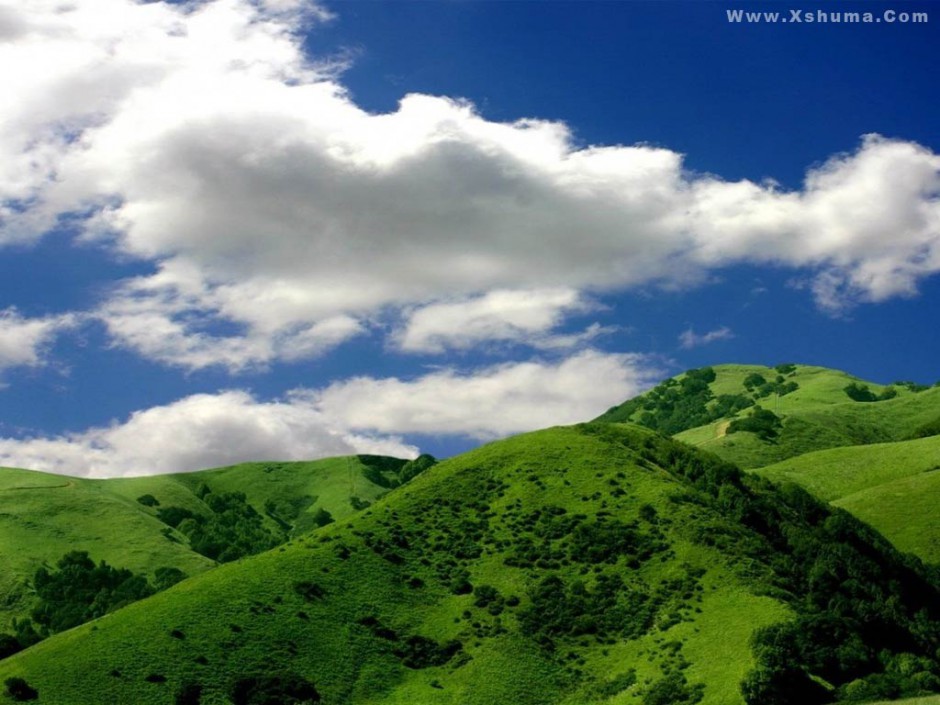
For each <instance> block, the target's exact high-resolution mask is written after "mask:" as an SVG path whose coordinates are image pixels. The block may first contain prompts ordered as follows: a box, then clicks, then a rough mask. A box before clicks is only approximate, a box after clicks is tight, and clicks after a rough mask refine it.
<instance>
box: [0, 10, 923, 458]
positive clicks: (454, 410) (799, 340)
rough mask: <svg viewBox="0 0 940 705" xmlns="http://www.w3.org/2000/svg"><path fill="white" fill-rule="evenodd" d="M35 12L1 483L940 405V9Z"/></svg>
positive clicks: (13, 125)
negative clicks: (851, 390)
mask: <svg viewBox="0 0 940 705" xmlns="http://www.w3.org/2000/svg"><path fill="white" fill-rule="evenodd" d="M22 5H23V4H22V3H13V2H8V1H7V0H0V52H2V53H0V60H2V61H3V62H4V64H5V65H8V66H17V67H19V70H17V71H15V72H12V71H7V72H4V74H3V77H2V78H0V83H2V84H3V87H4V89H5V90H4V93H5V95H12V96H15V100H13V101H7V105H5V107H3V108H0V116H2V117H0V282H2V285H0V286H2V289H0V291H2V296H3V300H2V301H0V312H2V313H0V382H2V384H3V387H2V389H0V463H2V464H5V465H15V466H22V467H31V468H37V469H45V470H51V471H55V472H65V473H74V474H80V475H90V476H113V475H125V474H141V473H152V472H167V471H174V470H192V469H198V468H201V467H207V466H212V465H221V464H226V463H231V462H238V461H241V460H252V459H262V458H275V457H277V458H306V457H316V456H322V455H333V454H339V453H347V452H383V453H393V454H402V455H408V454H414V453H416V452H418V450H424V451H429V452H432V453H435V454H437V455H449V454H451V453H454V452H458V451H460V450H463V449H466V448H468V447H472V446H473V445H475V444H477V443H479V442H481V441H485V440H488V439H492V438H496V437H499V436H501V435H505V434H508V433H515V432H520V431H524V430H528V429H531V428H538V427H542V426H546V425H551V424H554V423H570V422H575V421H579V420H584V419H587V418H591V417H592V416H594V415H596V414H598V413H600V412H602V411H603V410H604V409H606V408H607V407H608V406H610V405H611V404H614V403H618V402H620V401H622V400H623V399H624V398H626V397H628V396H630V395H632V394H635V393H637V392H638V391H640V390H642V389H644V388H645V387H646V386H648V385H650V384H652V383H653V382H655V381H656V380H658V379H661V378H662V377H663V376H667V375H670V374H675V373H677V372H679V371H681V370H683V369H686V368H688V367H693V366H701V365H706V364H718V363H721V362H754V363H760V364H776V363H779V362H783V361H795V362H803V363H807V364H818V365H825V366H831V367H836V368H840V369H844V370H846V371H848V372H850V373H852V374H856V375H858V376H860V377H863V378H866V379H871V380H874V381H878V382H890V381H893V380H896V379H912V380H916V381H918V382H923V383H933V382H935V381H937V380H938V379H940V366H938V364H937V360H938V359H940V355H938V353H940V350H938V342H940V341H938V334H937V333H936V330H935V329H936V326H935V320H936V310H937V305H938V303H940V278H938V277H936V273H937V272H938V271H940V200H938V198H940V196H938V194H940V157H938V153H940V119H938V112H940V110H938V108H940V98H938V97H937V91H936V87H937V82H936V68H935V67H936V63H937V59H938V56H937V54H938V52H940V49H938V47H940V41H938V40H940V29H938V28H940V11H938V10H936V6H935V5H931V4H929V3H903V2H902V3H888V2H880V1H879V2H868V3H853V2H838V3H790V4H784V3H776V2H761V3H756V2H755V3H731V2H729V3H722V2H694V3H683V2H671V1H664V2H590V1H584V2H563V1H557V2H555V1H553V2H474V1H472V0H467V1H450V2H445V1H443V0H442V1H439V2H359V1H357V2H338V3H326V4H321V5H314V4H310V3H306V2H301V1H300V0H257V1H256V2H249V1H248V0H226V1H223V0H217V1H208V0H207V1H205V2H194V3H173V4H167V3H160V2H157V3H147V4H137V3H135V2H133V1H132V0H95V1H94V2H91V1H90V0H80V1H77V2H75V3H73V4H72V6H71V9H69V10H66V11H62V10H60V9H58V3H55V2H48V3H46V2H36V3H29V5H28V7H25V8H24V7H23V6H22ZM735 9H743V10H747V11H753V10H759V11H762V12H764V11H779V12H781V13H782V16H783V17H785V18H788V19H790V20H791V21H789V22H787V23H771V22H767V21H762V22H758V23H748V22H742V23H734V22H729V21H728V16H727V15H728V11H729V10H735ZM794 10H795V11H797V12H798V14H800V16H801V17H803V18H804V21H803V22H801V23H795V22H794V21H792V18H793V15H792V12H793V11H794ZM819 12H825V13H830V12H860V13H861V12H871V13H872V17H873V19H874V20H878V19H881V20H882V21H881V22H877V21H873V22H871V23H868V24H862V23H858V24H845V23H839V24H836V23H833V22H831V21H830V22H826V23H824V24H823V23H820V22H818V21H817V22H813V23H809V22H808V21H806V19H805V18H806V16H807V14H813V15H814V16H817V17H818V13H819ZM892 12H893V13H894V14H893V15H891V14H885V13H892ZM916 12H925V13H927V22H926V23H923V22H918V23H914V22H907V23H903V22H900V21H897V20H898V18H899V15H901V13H907V15H908V16H911V17H912V16H913V14H914V13H916ZM934 15H937V16H936V17H934ZM827 16H828V15H827ZM889 17H891V18H893V19H895V20H896V21H894V22H889V21H888V18H889Z"/></svg>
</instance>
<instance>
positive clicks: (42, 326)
mask: <svg viewBox="0 0 940 705" xmlns="http://www.w3.org/2000/svg"><path fill="white" fill-rule="evenodd" d="M0 21H2V18H0ZM74 323H75V317H74V316H70V315H64V316H48V317H45V318H24V317H23V316H21V315H20V313H19V312H18V311H17V310H16V309H15V308H8V309H5V310H3V311H0V372H2V371H3V370H5V369H8V368H10V367H37V366H39V365H42V364H44V363H45V354H46V351H47V349H48V347H49V346H50V345H51V344H52V342H53V340H54V339H55V337H56V336H57V335H58V334H59V333H60V332H61V331H62V330H63V329H65V328H68V327H70V326H72V325H74Z"/></svg>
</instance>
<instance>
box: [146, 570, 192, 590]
mask: <svg viewBox="0 0 940 705" xmlns="http://www.w3.org/2000/svg"><path fill="white" fill-rule="evenodd" d="M185 579H186V573H184V572H183V571H181V570H180V569H179V568H174V567H172V566H162V567H160V568H157V569H156V570H155V571H154V572H153V586H154V587H155V588H156V589H157V590H166V589H167V588H170V587H173V586H174V585H176V584H177V583H178V582H180V581H181V580H185Z"/></svg>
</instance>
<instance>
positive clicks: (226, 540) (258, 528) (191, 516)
mask: <svg viewBox="0 0 940 705" xmlns="http://www.w3.org/2000/svg"><path fill="white" fill-rule="evenodd" d="M197 495H198V496H199V498H200V499H202V501H203V502H204V503H205V505H206V507H207V509H208V510H209V511H208V513H205V514H197V513H195V512H193V511H191V510H189V509H186V508H184V507H163V508H161V509H158V510H157V517H158V518H159V519H160V521H162V522H163V523H164V524H166V525H167V526H170V527H172V528H174V529H176V530H177V531H179V532H180V533H182V534H183V535H185V536H186V537H187V538H188V539H189V545H190V548H192V549H193V550H194V551H196V553H201V554H202V555H204V556H206V557H207V558H211V559H213V560H216V561H219V562H220V563H227V562H229V561H234V560H237V559H239V558H242V557H243V556H250V555H253V554H255V553H261V552H262V551H267V550H268V549H271V548H274V547H275V546H277V545H278V544H280V543H281V542H282V541H283V539H284V537H283V536H282V535H279V534H278V533H277V532H275V531H273V530H272V529H270V528H268V526H267V525H266V524H265V522H264V518H263V517H262V516H261V515H260V514H259V513H258V512H257V511H256V510H255V508H254V507H252V506H251V505H250V504H248V498H247V497H246V496H245V493H244V492H212V491H211V490H209V488H208V487H206V486H205V485H204V484H203V485H201V486H200V488H199V489H198V490H197Z"/></svg>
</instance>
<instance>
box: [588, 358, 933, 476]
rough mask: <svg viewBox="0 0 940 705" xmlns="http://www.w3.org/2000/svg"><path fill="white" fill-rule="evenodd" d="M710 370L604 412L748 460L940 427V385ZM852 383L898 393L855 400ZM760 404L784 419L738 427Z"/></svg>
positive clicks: (791, 370) (826, 372)
mask: <svg viewBox="0 0 940 705" xmlns="http://www.w3.org/2000/svg"><path fill="white" fill-rule="evenodd" d="M703 370H708V371H711V372H712V374H711V375H704V374H702V373H703ZM703 370H691V371H689V372H687V373H685V374H683V375H680V376H679V377H676V378H673V379H671V380H667V381H666V382H664V383H663V384H661V385H659V386H658V387H656V388H655V389H653V390H651V391H649V392H647V393H645V394H643V395H640V396H639V397H637V398H635V399H631V400H629V401H627V402H625V403H624V404H621V405H620V406H617V407H614V408H612V409H610V410H609V411H607V412H606V413H605V414H603V415H602V416H600V417H599V418H598V420H599V421H613V422H622V421H632V422H635V423H640V424H643V425H646V426H648V427H650V428H654V429H656V430H659V431H662V432H664V433H667V434H670V435H674V436H675V437H676V438H678V439H680V440H683V441H685V442H687V443H691V444H692V445H695V446H696V447H699V448H702V449H703V450H708V451H711V452H713V453H716V454H718V455H720V456H721V457H723V458H725V459H727V460H730V461H731V462H734V463H736V464H738V465H739V466H741V467H744V468H757V467H763V466H766V465H770V464H772V463H775V462H779V461H781V460H784V459H786V458H791V457H796V456H798V455H802V454H803V453H808V452H812V451H816V450H822V449H825V448H836V447H842V446H851V445H860V444H869V443H884V442H889V441H898V440H905V439H908V438H912V437H915V436H916V435H918V434H919V433H928V432H932V433H936V432H937V431H940V428H937V429H932V425H935V424H936V422H937V420H938V419H940V387H934V388H930V389H922V390H920V391H914V389H916V387H915V388H914V389H912V388H909V387H908V386H905V385H887V386H886V385H878V384H874V383H869V382H864V381H862V380H859V379H858V378H856V377H852V376H851V375H848V374H845V373H844V372H839V371H837V370H830V369H827V368H823V367H812V366H808V365H781V366H778V367H777V368H771V367H762V366H757V365H716V366H715V367H713V368H703ZM758 380H762V381H758ZM850 385H860V386H861V387H863V388H864V389H866V390H867V391H868V392H869V393H870V394H871V395H872V396H873V397H874V398H876V399H878V398H880V397H882V396H884V397H891V398H887V399H884V400H879V401H867V402H866V401H855V400H853V399H852V398H850V396H849V395H848V394H847V393H846V391H845V390H846V387H848V386H850ZM892 395H893V396H892ZM758 406H759V407H761V408H762V409H763V410H765V411H767V412H771V413H772V414H773V415H774V416H776V417H777V418H778V419H779V425H778V426H777V427H775V428H771V429H769V431H770V432H769V433H768V434H766V435H765V436H763V437H762V436H761V435H759V434H757V433H752V432H747V431H745V430H740V431H738V432H735V431H736V425H737V424H735V421H738V422H741V421H742V420H745V419H747V418H748V417H750V416H751V415H752V414H753V413H754V411H755V408H756V407H758Z"/></svg>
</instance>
